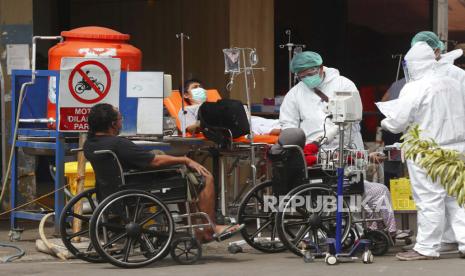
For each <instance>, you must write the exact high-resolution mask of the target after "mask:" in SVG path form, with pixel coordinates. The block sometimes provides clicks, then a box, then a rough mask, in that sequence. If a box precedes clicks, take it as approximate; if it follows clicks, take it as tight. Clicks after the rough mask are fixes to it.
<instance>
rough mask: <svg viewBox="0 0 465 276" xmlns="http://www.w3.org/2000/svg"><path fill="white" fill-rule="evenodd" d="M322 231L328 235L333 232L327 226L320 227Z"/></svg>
mask: <svg viewBox="0 0 465 276" xmlns="http://www.w3.org/2000/svg"><path fill="white" fill-rule="evenodd" d="M320 229H321V231H323V232H324V233H326V234H330V233H331V231H330V230H329V229H328V228H327V227H326V225H324V224H321V225H320Z"/></svg>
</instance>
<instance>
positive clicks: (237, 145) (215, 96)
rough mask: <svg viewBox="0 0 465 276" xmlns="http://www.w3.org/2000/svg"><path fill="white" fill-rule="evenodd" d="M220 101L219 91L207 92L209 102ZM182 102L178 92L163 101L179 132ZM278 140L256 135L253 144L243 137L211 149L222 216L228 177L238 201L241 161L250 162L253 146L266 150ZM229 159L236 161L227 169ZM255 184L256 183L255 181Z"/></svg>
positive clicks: (269, 136)
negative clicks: (230, 176)
mask: <svg viewBox="0 0 465 276" xmlns="http://www.w3.org/2000/svg"><path fill="white" fill-rule="evenodd" d="M219 99H221V96H220V94H219V93H218V90H216V89H208V90H207V101H208V102H216V101H218V100H219ZM182 101H183V99H182V97H181V94H180V92H179V91H177V90H174V91H173V92H172V93H171V95H170V96H169V97H166V98H165V99H164V100H163V104H164V105H165V107H166V109H167V110H168V113H169V114H170V115H171V116H172V117H173V118H175V119H176V125H177V127H178V130H179V131H181V121H180V120H179V118H178V114H179V111H180V110H181V106H182ZM184 106H188V103H187V102H185V101H184ZM188 136H190V137H195V138H200V139H206V138H205V137H204V136H203V135H202V134H195V135H192V134H188ZM277 140H278V136H274V135H254V136H253V143H251V140H250V139H249V138H248V137H247V136H242V137H238V138H234V139H231V143H230V145H228V146H227V147H226V148H221V149H220V148H219V147H216V149H210V153H211V155H212V158H213V175H214V177H215V183H216V184H217V187H220V191H218V193H217V194H218V195H219V206H220V207H221V208H220V209H221V214H222V216H225V215H226V194H225V191H226V175H233V176H234V185H233V187H234V188H233V191H234V195H233V198H234V199H235V200H234V201H236V199H237V198H238V197H240V195H241V193H239V194H237V191H238V190H239V189H238V186H239V179H238V178H239V177H238V171H237V170H238V163H239V160H242V159H244V158H249V160H250V159H251V158H250V156H249V154H250V151H249V150H248V149H249V148H250V147H251V146H254V147H256V148H259V149H260V148H261V149H264V148H266V147H267V145H272V144H275V143H276V142H277ZM228 158H232V159H233V160H234V161H233V162H232V167H231V168H230V169H227V168H226V159H228ZM249 163H250V162H249ZM251 165H253V164H251ZM253 183H255V181H253Z"/></svg>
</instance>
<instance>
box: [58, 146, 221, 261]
mask: <svg viewBox="0 0 465 276" xmlns="http://www.w3.org/2000/svg"><path fill="white" fill-rule="evenodd" d="M94 153H95V154H99V155H100V154H102V155H105V160H104V162H109V164H111V166H112V168H113V169H112V170H111V172H106V173H105V172H101V171H95V174H96V179H99V177H104V180H105V183H107V184H108V183H110V184H111V185H107V186H104V185H102V186H97V188H94V189H90V190H86V191H84V192H82V193H80V194H78V195H77V196H75V197H74V198H72V199H71V200H70V201H69V202H68V203H67V204H66V206H65V208H64V210H63V213H62V215H61V217H60V230H61V236H62V240H63V243H64V245H65V246H66V248H67V249H68V250H69V251H70V252H71V253H73V254H74V255H75V256H76V257H77V258H80V259H82V260H85V261H88V262H109V263H111V264H113V265H115V266H119V267H123V268H137V267H143V266H146V265H149V264H151V263H154V262H156V261H158V260H161V259H163V258H164V257H165V256H167V255H168V254H170V255H171V257H172V258H173V260H175V261H176V262H177V263H179V264H193V263H195V262H196V261H197V260H199V259H200V258H201V256H202V247H201V244H200V242H199V241H198V240H197V239H196V238H195V236H194V230H195V229H198V228H209V227H210V228H212V229H213V227H214V224H213V222H212V221H211V220H210V218H209V216H208V215H207V214H206V213H204V212H191V204H192V203H195V200H196V199H195V195H196V192H195V190H196V187H194V186H195V185H194V184H192V181H189V180H188V178H189V176H188V175H187V173H186V168H185V167H183V166H173V167H169V168H166V169H158V170H151V171H129V172H123V169H122V166H121V163H120V162H119V160H118V157H117V156H116V154H115V153H114V152H112V151H109V150H100V151H95V152H94ZM180 203H184V207H185V209H186V213H185V214H179V212H177V211H172V210H170V208H169V207H168V206H173V205H174V206H176V205H177V204H180ZM77 204H81V205H82V208H81V212H76V211H75V210H76V206H77ZM78 209H79V208H78ZM194 219H201V220H202V222H205V223H198V224H194ZM72 221H78V222H79V223H80V224H81V230H80V231H78V232H75V231H73V229H72V227H71V222H72Z"/></svg>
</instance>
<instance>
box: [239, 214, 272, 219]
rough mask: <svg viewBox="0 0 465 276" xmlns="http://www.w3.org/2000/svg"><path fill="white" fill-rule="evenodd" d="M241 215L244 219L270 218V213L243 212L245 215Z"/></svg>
mask: <svg viewBox="0 0 465 276" xmlns="http://www.w3.org/2000/svg"><path fill="white" fill-rule="evenodd" d="M242 217H243V218H244V219H258V218H259V219H268V218H270V215H269V214H263V215H262V214H245V215H242Z"/></svg>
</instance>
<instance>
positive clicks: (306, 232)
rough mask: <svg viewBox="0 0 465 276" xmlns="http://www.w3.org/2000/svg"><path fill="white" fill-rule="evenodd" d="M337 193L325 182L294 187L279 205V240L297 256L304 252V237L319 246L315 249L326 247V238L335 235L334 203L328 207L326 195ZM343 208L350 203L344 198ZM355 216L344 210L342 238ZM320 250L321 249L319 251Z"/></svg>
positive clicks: (324, 249) (343, 238) (277, 222)
mask: <svg viewBox="0 0 465 276" xmlns="http://www.w3.org/2000/svg"><path fill="white" fill-rule="evenodd" d="M333 196H336V194H335V193H334V191H333V190H332V189H331V188H328V187H327V186H324V185H316V184H305V185H302V186H299V187H296V188H294V189H293V190H291V191H290V192H289V193H288V194H287V200H286V201H285V202H283V203H281V204H280V205H281V206H280V212H279V213H278V214H277V216H276V225H277V229H278V234H279V238H280V240H281V241H282V242H283V244H284V245H285V246H286V247H287V248H288V249H289V250H290V251H291V252H293V253H294V254H296V255H297V256H300V257H301V256H302V252H301V250H300V248H299V247H298V246H299V244H300V242H301V241H302V240H304V239H306V240H309V241H311V242H312V243H313V244H315V245H316V246H318V248H319V250H317V249H316V248H314V249H313V250H315V253H321V252H324V251H327V250H326V249H327V248H326V247H327V246H326V239H327V238H334V237H335V236H336V212H335V207H336V206H334V208H332V209H331V208H330V209H326V208H322V207H324V206H323V205H324V204H323V203H324V201H325V199H328V198H332V197H333ZM343 207H344V209H346V210H348V209H349V205H348V204H347V202H346V201H345V200H344V202H343ZM351 223H352V217H351V216H350V213H348V212H345V213H342V233H341V237H342V242H344V241H345V240H346V238H347V236H348V235H349V231H350V228H351V227H350V226H351ZM317 251H320V252H317Z"/></svg>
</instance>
